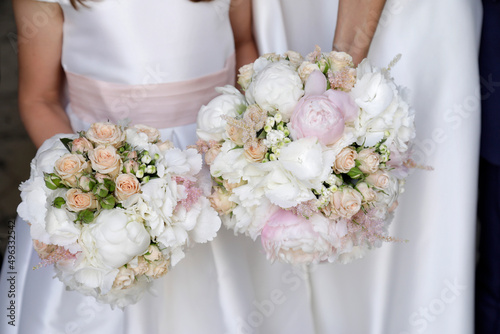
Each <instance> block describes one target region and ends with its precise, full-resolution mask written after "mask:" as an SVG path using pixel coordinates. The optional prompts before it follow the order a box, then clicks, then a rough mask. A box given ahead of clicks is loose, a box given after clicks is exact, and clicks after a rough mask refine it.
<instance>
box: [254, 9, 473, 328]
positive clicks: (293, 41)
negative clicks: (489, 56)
mask: <svg viewBox="0 0 500 334" xmlns="http://www.w3.org/2000/svg"><path fill="white" fill-rule="evenodd" d="M270 1H271V2H273V3H274V5H275V6H276V5H277V4H278V5H281V11H280V12H281V13H284V15H283V16H284V18H285V20H284V23H283V22H282V21H277V22H275V23H274V24H275V27H276V29H273V28H272V26H271V27H269V28H267V30H266V31H267V32H268V33H270V34H271V35H272V33H273V32H274V31H276V33H277V34H279V35H280V36H281V38H283V36H284V38H286V42H288V45H285V46H284V45H283V40H278V41H277V43H275V44H273V43H274V39H276V37H275V36H268V35H266V34H259V35H258V36H257V37H258V39H259V45H260V46H261V51H262V52H270V51H278V52H282V51H286V49H287V48H290V49H295V50H297V51H300V52H302V53H308V52H310V51H312V49H313V47H314V45H315V44H318V45H320V46H321V47H322V49H323V50H325V51H329V50H330V49H331V45H332V38H333V31H332V30H331V29H330V28H326V30H325V28H324V26H325V24H327V25H330V26H331V27H334V22H335V16H334V15H336V6H337V2H336V1H331V0H323V1H321V0H315V1H310V0H281V1H279V0H274V1H273V0H254V2H255V7H256V8H257V9H259V10H264V11H265V9H266V7H265V6H264V3H265V4H266V5H267V3H268V2H270ZM273 10H274V9H273ZM255 14H256V22H257V23H260V22H259V21H261V20H266V18H267V17H268V16H269V13H267V12H266V13H260V12H259V11H256V12H255ZM480 23H481V4H480V1H477V0H440V1H433V0H389V1H388V2H387V4H386V7H385V9H384V13H383V15H382V18H381V21H380V25H379V28H378V31H377V33H376V36H375V39H374V41H373V43H372V47H371V50H370V53H369V58H371V59H372V60H373V62H374V63H375V64H376V65H378V66H381V67H385V66H387V65H388V64H389V62H390V61H391V59H392V58H393V57H394V56H395V55H397V54H398V53H401V54H402V58H401V61H400V62H399V63H398V64H397V65H396V66H395V67H394V69H393V70H392V74H393V76H394V77H395V79H396V80H397V82H398V83H400V84H403V85H405V86H407V87H409V88H410V90H411V92H412V103H413V105H414V107H415V109H416V126H417V137H418V138H417V145H416V153H417V156H416V158H417V160H418V162H419V163H422V164H425V165H430V166H432V167H433V168H434V171H422V170H416V171H415V172H414V173H413V175H411V176H410V177H409V179H408V183H407V186H406V192H405V193H404V194H403V195H402V199H401V201H400V206H399V208H398V209H397V217H396V219H395V220H394V222H393V225H392V228H391V235H393V236H395V237H398V238H401V239H407V240H408V242H404V243H386V244H384V245H383V246H382V248H381V249H377V250H375V251H373V252H372V253H371V254H369V255H368V256H367V257H366V258H364V259H362V260H360V261H357V262H354V263H352V264H349V265H330V264H327V265H319V266H315V267H313V268H311V275H310V276H311V288H312V305H311V307H312V310H313V312H314V317H315V326H316V333H318V334H320V333H321V334H327V333H328V334H331V333H364V334H387V333H390V334H405V333H435V334H442V333H472V332H473V292H474V281H473V273H474V258H475V251H474V249H475V248H474V242H475V226H476V220H475V208H476V176H477V165H476V162H477V161H478V155H479V150H478V142H479V91H478V88H479V84H478V83H479V78H478V70H477V52H478V43H479V32H480ZM263 25H264V26H266V25H269V22H265V23H263ZM283 26H284V28H283ZM256 31H257V32H258V31H259V30H258V29H257V30H256ZM262 47H264V48H262Z"/></svg>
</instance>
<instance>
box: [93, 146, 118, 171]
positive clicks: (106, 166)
mask: <svg viewBox="0 0 500 334" xmlns="http://www.w3.org/2000/svg"><path fill="white" fill-rule="evenodd" d="M89 159H90V162H91V163H92V168H93V169H94V170H96V171H98V172H99V173H101V174H108V175H109V176H111V177H112V178H115V177H116V176H117V175H118V173H119V172H120V170H121V165H122V160H121V158H120V155H119V154H118V153H117V152H116V148H114V147H113V146H104V145H99V146H97V147H96V148H95V149H94V150H93V151H91V152H89Z"/></svg>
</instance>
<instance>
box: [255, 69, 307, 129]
mask: <svg viewBox="0 0 500 334" xmlns="http://www.w3.org/2000/svg"><path fill="white" fill-rule="evenodd" d="M303 95H304V90H303V83H302V80H301V79H300V77H299V75H298V73H297V72H296V71H294V70H293V68H292V67H290V65H288V64H287V63H284V62H276V63H271V64H269V65H267V66H266V67H265V68H264V69H262V71H260V72H259V73H257V74H256V75H255V77H254V79H253V81H252V83H251V84H250V86H249V87H248V89H247V91H246V97H247V99H248V101H249V102H250V104H253V103H256V104H258V105H259V106H260V107H261V108H262V109H263V110H265V111H267V112H269V113H271V114H273V115H274V114H275V113H276V112H277V111H279V112H280V113H281V115H282V116H283V120H284V121H285V122H286V121H288V120H289V119H290V116H291V115H292V112H293V109H294V108H295V105H296V104H297V102H298V101H299V99H300V98H301V97H302V96H303Z"/></svg>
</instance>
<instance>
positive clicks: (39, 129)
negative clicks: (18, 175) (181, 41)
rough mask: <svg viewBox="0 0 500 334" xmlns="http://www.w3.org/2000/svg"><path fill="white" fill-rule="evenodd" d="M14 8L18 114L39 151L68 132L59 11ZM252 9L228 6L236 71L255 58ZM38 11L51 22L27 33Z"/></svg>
mask: <svg viewBox="0 0 500 334" xmlns="http://www.w3.org/2000/svg"><path fill="white" fill-rule="evenodd" d="M186 1H187V0H186ZM13 6H14V14H15V19H16V24H17V28H18V40H19V54H18V58H19V113H20V115H21V119H22V121H23V123H24V126H25V127H26V130H27V132H28V134H29V136H30V138H31V140H32V141H33V143H34V144H35V145H36V147H40V145H42V143H43V142H44V141H45V140H46V139H48V138H50V137H52V136H53V135H55V134H58V133H73V130H72V128H71V125H70V122H69V119H68V117H67V115H66V113H65V111H64V109H63V106H62V104H61V99H62V85H63V83H64V71H63V69H62V67H61V51H62V38H63V13H62V10H61V8H60V6H59V4H57V3H47V2H38V1H34V0H13ZM251 6H252V2H251V0H233V1H232V3H231V11H230V20H231V26H232V28H233V32H234V41H235V48H236V60H237V69H238V68H239V66H242V65H244V64H247V63H250V62H252V61H254V60H255V59H256V58H257V47H256V45H255V41H254V38H253V35H252V29H251V28H252V16H251V15H252V14H251V13H252V10H251ZM40 12H43V13H51V15H50V20H48V21H47V23H46V24H44V25H41V26H37V27H36V29H34V30H33V29H32V30H30V29H27V28H26V22H30V21H32V20H33V17H34V16H36V15H39V14H40ZM37 13H38V14H37Z"/></svg>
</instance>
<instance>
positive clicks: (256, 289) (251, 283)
mask: <svg viewBox="0 0 500 334" xmlns="http://www.w3.org/2000/svg"><path fill="white" fill-rule="evenodd" d="M46 1H51V2H59V4H60V5H61V7H62V9H63V13H64V26H63V35H64V38H63V50H62V65H63V68H64V70H65V71H66V77H67V80H68V86H69V105H68V107H67V111H68V114H69V116H70V120H71V122H72V126H73V128H74V130H84V129H86V128H87V127H88V125H89V123H90V122H93V121H104V120H106V119H110V120H112V121H117V120H119V119H123V118H129V119H131V120H132V122H135V123H139V122H140V123H145V124H148V125H151V126H155V127H159V128H163V129H162V130H161V132H162V136H163V139H170V140H172V141H173V142H174V143H175V144H176V145H177V146H179V147H182V148H184V147H185V146H186V145H190V144H194V143H195V141H196V135H195V124H193V122H194V120H195V119H196V113H197V111H198V110H199V108H200V106H201V105H202V104H203V103H207V102H208V101H209V100H210V99H211V98H212V97H214V96H215V95H216V93H215V91H214V87H216V86H222V85H224V84H229V83H233V81H234V45H233V36H232V31H231V26H230V22H229V15H228V12H229V1H228V0H214V1H212V2H208V3H205V2H201V3H194V2H191V1H189V0H169V1H166V0H148V1H142V0H104V1H89V2H88V5H89V6H90V8H85V7H80V8H79V9H78V11H75V10H74V9H73V8H72V7H71V5H70V4H69V1H68V0H59V1H58V0H46ZM172 115H174V116H175V117H173V116H172ZM15 237H16V244H15V246H16V261H15V266H14V268H12V269H10V268H7V266H5V267H4V270H2V277H1V283H0V293H1V300H0V306H1V307H0V308H1V309H2V310H4V313H6V312H10V311H6V310H7V308H8V307H10V305H11V304H12V303H13V305H14V311H13V312H12V314H13V315H14V317H13V322H12V324H15V326H13V325H11V324H9V323H8V321H10V319H8V318H7V320H5V318H6V317H5V315H4V313H2V314H3V315H2V318H3V320H2V321H1V322H0V333H2V334H13V333H17V334H27V333H29V334H35V333H43V334H62V333H65V334H66V333H80V334H111V333H113V334H121V333H128V334H132V333H133V334H154V333H175V334H188V333H189V334H193V333H206V334H209V333H220V334H225V333H280V332H281V333H294V332H295V333H309V332H311V329H310V328H311V326H312V320H311V319H312V318H311V314H310V313H308V309H309V304H308V303H305V302H301V303H300V305H298V306H297V305H296V304H295V301H297V300H301V301H303V300H305V299H307V298H308V295H307V290H306V287H305V285H304V284H302V285H300V284H299V285H300V286H297V280H298V277H299V276H298V275H299V274H300V273H297V272H294V271H292V270H290V268H289V267H288V266H284V265H277V266H273V267H271V266H270V265H269V264H268V262H267V261H266V260H265V257H264V256H263V255H262V254H260V253H259V249H260V245H259V244H256V243H254V242H253V241H251V240H249V239H248V238H246V237H236V236H234V235H233V234H232V232H229V231H225V230H224V229H223V228H222V229H221V231H220V235H219V236H218V237H217V238H216V240H215V241H214V242H212V243H208V244H202V245H197V246H195V247H194V248H193V249H192V250H190V251H189V252H188V253H187V256H186V258H185V259H183V260H182V261H181V262H180V263H179V264H178V265H177V266H176V267H175V268H173V269H172V271H171V272H169V273H168V274H167V275H166V276H165V277H163V278H161V279H158V280H156V281H155V282H154V285H153V287H152V289H151V292H150V293H147V294H146V295H145V296H144V298H143V299H142V300H141V301H140V302H139V303H137V304H136V305H132V306H128V307H126V308H125V309H124V310H121V309H115V310H112V309H111V308H110V307H109V306H108V305H103V304H99V303H97V302H95V300H94V299H93V298H91V297H84V296H82V295H80V294H79V293H77V292H74V291H66V290H65V288H64V286H63V284H62V283H60V282H59V280H57V279H54V278H53V275H54V272H53V270H52V268H50V267H47V268H42V269H38V270H32V269H31V268H32V267H34V266H35V265H37V264H38V263H39V262H40V259H39V258H38V256H37V254H36V253H35V252H34V251H33V250H32V243H31V238H30V235H29V228H28V225H27V223H26V222H24V221H22V220H20V219H18V221H17V223H16V229H15ZM5 263H6V264H7V262H5ZM11 275H12V276H13V277H14V280H15V289H14V290H15V291H14V293H15V297H14V296H12V297H7V296H8V294H9V290H10V289H11V286H10V281H8V279H9V278H10V277H11ZM299 283H300V282H299ZM284 288H286V290H283V289H284ZM290 317H293V318H292V319H293V320H291V319H290Z"/></svg>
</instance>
